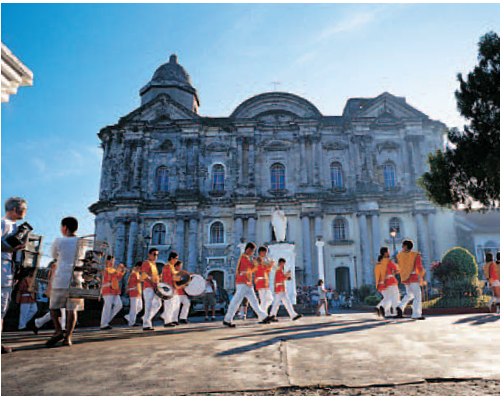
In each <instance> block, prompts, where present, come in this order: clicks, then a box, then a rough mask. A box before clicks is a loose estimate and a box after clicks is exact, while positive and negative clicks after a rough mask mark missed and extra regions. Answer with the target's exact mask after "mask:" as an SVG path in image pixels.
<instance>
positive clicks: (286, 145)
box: [264, 139, 293, 152]
mask: <svg viewBox="0 0 502 397" xmlns="http://www.w3.org/2000/svg"><path fill="white" fill-rule="evenodd" d="M292 146H293V142H291V141H286V140H278V139H274V140H270V141H266V142H264V149H265V150H268V151H271V152H276V151H285V150H289V149H291V147H292Z"/></svg>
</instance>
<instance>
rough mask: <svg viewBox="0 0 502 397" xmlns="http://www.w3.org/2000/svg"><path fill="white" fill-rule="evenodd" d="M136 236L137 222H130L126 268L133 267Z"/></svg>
mask: <svg viewBox="0 0 502 397" xmlns="http://www.w3.org/2000/svg"><path fill="white" fill-rule="evenodd" d="M137 236H138V222H136V221H132V222H131V225H130V226H129V243H128V245H127V262H126V266H127V267H133V266H134V246H135V244H136V238H137Z"/></svg>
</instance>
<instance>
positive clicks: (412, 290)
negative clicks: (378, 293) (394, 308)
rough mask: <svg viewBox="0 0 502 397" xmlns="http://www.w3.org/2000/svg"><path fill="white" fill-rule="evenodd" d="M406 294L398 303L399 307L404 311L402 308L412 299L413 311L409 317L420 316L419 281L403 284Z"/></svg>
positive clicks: (420, 291) (420, 295)
mask: <svg viewBox="0 0 502 397" xmlns="http://www.w3.org/2000/svg"><path fill="white" fill-rule="evenodd" d="M405 287H406V295H405V296H404V298H403V300H402V301H401V303H400V304H399V307H400V308H401V310H402V311H403V313H404V308H405V307H406V305H407V304H408V302H409V301H411V300H412V299H413V313H412V314H411V318H418V317H422V290H421V288H420V284H419V283H411V284H405Z"/></svg>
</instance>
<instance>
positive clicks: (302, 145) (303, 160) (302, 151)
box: [300, 137, 308, 185]
mask: <svg viewBox="0 0 502 397" xmlns="http://www.w3.org/2000/svg"><path fill="white" fill-rule="evenodd" d="M300 162H301V164H302V167H301V174H302V175H301V178H302V179H301V182H302V184H303V185H306V184H307V183H308V180H307V152H306V150H305V138H304V137H301V138H300Z"/></svg>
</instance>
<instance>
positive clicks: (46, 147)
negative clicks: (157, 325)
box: [1, 3, 500, 252]
mask: <svg viewBox="0 0 502 397" xmlns="http://www.w3.org/2000/svg"><path fill="white" fill-rule="evenodd" d="M1 22H2V25H1V36H2V42H3V43H4V44H6V45H7V46H8V47H9V48H10V49H11V51H13V53H14V54H15V55H16V56H17V57H19V58H20V59H21V61H22V62H23V63H24V64H25V65H26V66H28V67H29V68H30V69H31V70H32V71H33V73H34V86H33V87H22V88H20V90H19V91H18V94H16V95H14V96H11V99H10V102H9V103H6V104H2V112H1V116H2V121H1V126H2V134H1V139H2V141H1V144H2V147H1V149H2V162H1V165H2V214H3V213H4V211H3V202H4V201H5V199H6V198H8V197H10V196H14V195H17V196H22V197H25V198H27V200H28V205H29V209H28V215H27V218H26V219H27V220H28V221H29V222H30V223H31V224H32V225H33V226H34V227H35V232H37V233H40V234H42V235H44V236H45V241H46V244H49V243H51V242H52V241H53V239H54V238H55V237H57V236H58V235H59V222H60V219H61V218H62V217H63V216H68V215H73V216H77V217H78V218H79V220H80V221H81V227H80V233H81V234H91V233H93V226H94V223H93V217H92V215H91V214H90V213H89V212H88V210H87V207H88V206H89V205H90V204H92V203H93V202H95V201H97V199H98V189H99V179H100V164H101V150H100V149H99V143H100V142H99V140H98V138H97V136H96V134H97V133H98V132H99V130H100V129H101V128H102V127H104V126H106V125H110V124H114V123H116V122H117V121H118V119H119V118H120V117H122V116H124V115H126V114H128V113H129V112H131V111H133V110H134V109H136V108H137V107H138V106H139V105H140V98H139V90H140V88H141V87H142V86H143V85H145V84H146V83H148V81H149V80H150V79H151V77H152V75H153V73H154V72H155V70H156V69H157V67H158V66H160V65H161V64H163V63H165V62H167V61H168V60H169V55H170V54H171V53H176V54H177V55H178V61H179V62H180V64H181V65H183V66H184V67H185V69H186V70H187V72H188V73H189V74H190V76H191V79H192V84H193V85H194V87H195V88H196V89H197V91H198V94H199V98H200V101H201V107H200V109H199V113H200V114H201V115H204V116H228V115H230V113H231V112H232V111H233V110H234V109H235V108H236V107H237V106H238V105H239V104H240V103H241V102H243V101H244V100H246V99H247V98H249V97H251V96H254V95H256V94H259V93H262V92H267V91H273V90H274V86H273V84H272V82H279V83H280V85H278V86H277V90H279V91H287V92H292V93H295V94H297V95H300V96H303V97H304V98H306V99H307V100H309V101H311V102H312V103H313V104H314V105H315V106H317V107H318V109H319V110H320V111H321V113H323V114H325V115H341V113H342V111H343V107H344V105H345V103H346V101H347V99H349V98H353V97H374V96H377V95H379V94H381V93H382V92H384V91H388V92H390V93H392V94H394V95H397V96H404V97H406V98H407V101H408V103H409V104H411V105H412V106H414V107H416V108H417V109H418V110H420V111H422V112H424V113H426V114H427V115H429V116H430V117H431V118H432V119H436V120H441V121H443V122H445V123H446V124H447V125H449V126H457V127H461V126H462V125H463V120H462V119H461V118H460V117H459V115H458V112H457V110H456V103H455V99H454V91H455V90H456V89H457V88H458V83H457V80H456V75H457V74H458V73H462V74H466V73H468V72H469V71H470V70H471V69H472V68H473V66H474V65H475V64H476V62H477V43H478V41H479V39H480V37H481V36H482V35H483V34H485V33H486V32H488V31H490V30H493V31H496V32H497V33H499V34H500V6H499V4H497V3H492V4H148V5H138V4H2V6H1ZM44 251H45V252H48V247H47V245H46V246H45V247H44Z"/></svg>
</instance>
